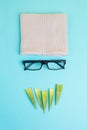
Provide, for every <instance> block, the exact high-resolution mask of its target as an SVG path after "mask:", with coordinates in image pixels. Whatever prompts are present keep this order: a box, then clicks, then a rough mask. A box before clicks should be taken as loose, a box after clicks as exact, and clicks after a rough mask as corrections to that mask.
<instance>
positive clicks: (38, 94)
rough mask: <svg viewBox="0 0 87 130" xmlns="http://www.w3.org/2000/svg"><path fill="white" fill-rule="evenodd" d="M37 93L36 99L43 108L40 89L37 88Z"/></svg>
mask: <svg viewBox="0 0 87 130" xmlns="http://www.w3.org/2000/svg"><path fill="white" fill-rule="evenodd" d="M35 95H36V99H37V101H38V104H39V105H40V107H41V108H43V105H42V99H41V91H40V89H38V88H35Z"/></svg>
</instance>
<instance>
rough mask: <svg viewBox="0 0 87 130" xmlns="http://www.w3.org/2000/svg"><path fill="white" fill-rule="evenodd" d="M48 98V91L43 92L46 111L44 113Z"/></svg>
mask: <svg viewBox="0 0 87 130" xmlns="http://www.w3.org/2000/svg"><path fill="white" fill-rule="evenodd" d="M47 96H48V93H47V91H45V90H44V91H42V102H43V111H44V112H45V111H46V105H47Z"/></svg>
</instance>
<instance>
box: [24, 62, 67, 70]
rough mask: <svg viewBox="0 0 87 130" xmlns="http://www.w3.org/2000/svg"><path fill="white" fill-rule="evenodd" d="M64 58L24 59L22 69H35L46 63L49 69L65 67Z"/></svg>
mask: <svg viewBox="0 0 87 130" xmlns="http://www.w3.org/2000/svg"><path fill="white" fill-rule="evenodd" d="M65 64H66V60H24V61H23V65H24V70H31V71H36V70H40V69H41V68H42V66H43V65H46V66H47V68H48V69H49V70H60V69H65Z"/></svg>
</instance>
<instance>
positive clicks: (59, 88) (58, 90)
mask: <svg viewBox="0 0 87 130" xmlns="http://www.w3.org/2000/svg"><path fill="white" fill-rule="evenodd" d="M61 92H62V85H61V84H56V87H55V104H57V103H58V101H59V98H60V94H61Z"/></svg>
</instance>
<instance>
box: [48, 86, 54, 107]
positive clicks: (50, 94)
mask: <svg viewBox="0 0 87 130" xmlns="http://www.w3.org/2000/svg"><path fill="white" fill-rule="evenodd" d="M53 97H54V89H53V88H50V89H49V90H48V108H49V110H50V108H51V107H52V103H53Z"/></svg>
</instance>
